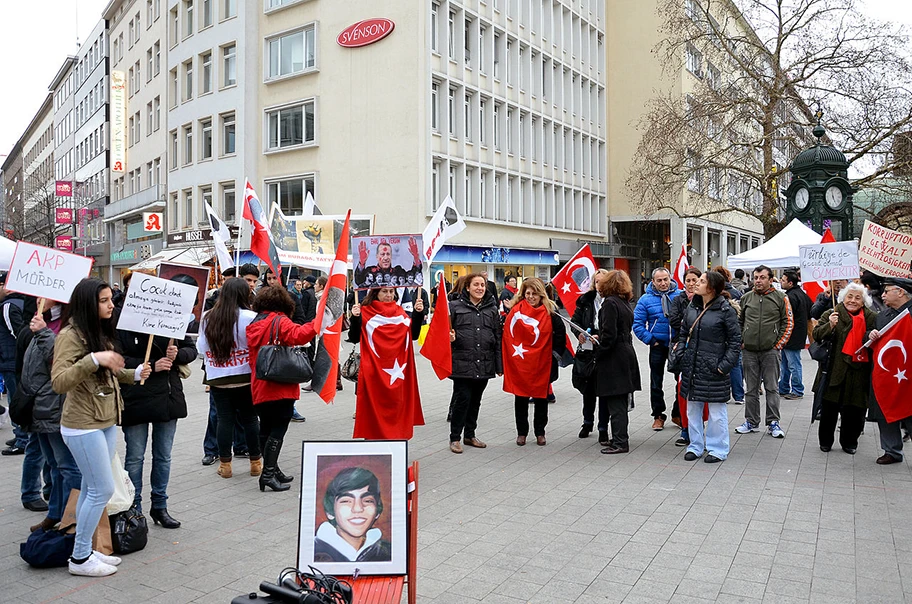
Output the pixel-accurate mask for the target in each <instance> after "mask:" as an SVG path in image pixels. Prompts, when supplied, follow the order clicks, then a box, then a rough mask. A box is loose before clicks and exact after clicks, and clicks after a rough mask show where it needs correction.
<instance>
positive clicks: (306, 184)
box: [266, 175, 314, 216]
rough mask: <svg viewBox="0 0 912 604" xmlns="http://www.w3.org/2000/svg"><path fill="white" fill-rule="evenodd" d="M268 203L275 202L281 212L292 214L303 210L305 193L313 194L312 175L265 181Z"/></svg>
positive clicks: (297, 213)
mask: <svg viewBox="0 0 912 604" xmlns="http://www.w3.org/2000/svg"><path fill="white" fill-rule="evenodd" d="M266 190H267V196H268V200H269V203H270V204H273V203H277V204H278V205H279V209H281V210H282V213H283V214H286V215H290V216H294V215H299V214H301V212H303V211H304V198H305V197H306V196H307V193H310V194H311V195H314V177H313V175H310V176H304V177H296V178H290V179H286V180H280V181H274V182H268V183H266Z"/></svg>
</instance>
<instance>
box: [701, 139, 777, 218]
mask: <svg viewBox="0 0 912 604" xmlns="http://www.w3.org/2000/svg"><path fill="white" fill-rule="evenodd" d="M701 161H702V158H701V157H700V154H699V153H697V152H696V151H693V150H688V151H687V169H688V172H689V175H688V178H687V189H688V190H689V191H691V192H692V193H697V194H700V195H705V196H707V197H709V198H710V199H714V200H716V201H725V202H727V203H728V204H729V205H730V206H732V207H735V208H739V209H742V210H745V211H748V212H753V213H762V211H763V194H762V193H761V191H760V188H759V187H758V186H757V184H756V183H754V182H752V181H750V180H748V179H746V178H744V177H743V176H739V175H738V174H736V173H734V172H728V171H726V170H725V168H722V167H720V166H702V165H701Z"/></svg>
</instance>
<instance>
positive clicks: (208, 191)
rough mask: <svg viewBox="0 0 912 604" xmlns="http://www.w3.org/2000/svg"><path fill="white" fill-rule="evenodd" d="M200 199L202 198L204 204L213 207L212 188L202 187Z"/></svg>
mask: <svg viewBox="0 0 912 604" xmlns="http://www.w3.org/2000/svg"><path fill="white" fill-rule="evenodd" d="M200 198H202V201H203V204H206V203H208V204H209V205H210V206H212V187H210V186H205V187H200ZM200 205H202V204H200ZM203 207H205V206H203Z"/></svg>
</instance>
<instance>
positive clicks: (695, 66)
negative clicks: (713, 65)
mask: <svg viewBox="0 0 912 604" xmlns="http://www.w3.org/2000/svg"><path fill="white" fill-rule="evenodd" d="M685 55H686V63H687V70H688V71H690V73H692V74H694V75H695V76H697V77H698V78H702V77H703V55H702V54H700V51H699V50H697V49H696V48H694V47H693V46H691V45H690V44H688V45H687V50H686V51H685Z"/></svg>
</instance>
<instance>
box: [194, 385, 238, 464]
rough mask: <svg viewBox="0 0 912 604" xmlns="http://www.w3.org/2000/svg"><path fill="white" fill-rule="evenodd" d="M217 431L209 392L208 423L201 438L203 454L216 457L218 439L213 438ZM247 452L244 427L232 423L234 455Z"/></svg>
mask: <svg viewBox="0 0 912 604" xmlns="http://www.w3.org/2000/svg"><path fill="white" fill-rule="evenodd" d="M217 430H218V410H217V409H216V408H215V401H214V400H213V399H212V390H211V389H210V391H209V421H208V422H207V423H206V435H205V436H203V454H204V455H218V439H217V437H216V436H215V434H216V431H217ZM246 452H247V439H246V438H245V437H244V426H242V425H241V422H238V421H235V422H234V454H235V455H240V454H241V453H246Z"/></svg>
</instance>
